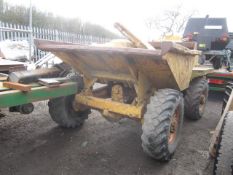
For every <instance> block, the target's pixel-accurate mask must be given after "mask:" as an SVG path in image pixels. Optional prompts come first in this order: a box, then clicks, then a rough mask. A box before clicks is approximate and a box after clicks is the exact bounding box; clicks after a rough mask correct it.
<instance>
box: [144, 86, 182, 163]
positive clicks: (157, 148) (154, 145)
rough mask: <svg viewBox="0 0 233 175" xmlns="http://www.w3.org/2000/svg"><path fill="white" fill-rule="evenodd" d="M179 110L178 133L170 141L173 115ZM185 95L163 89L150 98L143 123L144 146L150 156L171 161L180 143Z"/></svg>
mask: <svg viewBox="0 0 233 175" xmlns="http://www.w3.org/2000/svg"><path fill="white" fill-rule="evenodd" d="M176 111H178V112H179V120H178V122H177V123H178V125H177V133H176V137H175V139H174V141H173V142H172V143H169V135H170V124H171V119H172V116H173V115H174V114H175V113H176ZM183 111H184V104H183V96H182V93H180V92H179V91H176V90H173V89H161V90H158V91H157V92H156V94H155V95H154V96H152V97H151V98H150V103H149V104H148V105H147V111H146V113H145V114H144V123H143V125H142V131H143V133H142V136H141V139H142V148H143V150H144V152H145V153H146V154H147V155H149V156H150V157H152V158H154V159H156V160H159V161H169V160H170V159H171V157H172V155H173V154H174V152H175V149H176V147H177V145H178V142H179V139H180V134H181V129H182V125H183V113H184V112H183Z"/></svg>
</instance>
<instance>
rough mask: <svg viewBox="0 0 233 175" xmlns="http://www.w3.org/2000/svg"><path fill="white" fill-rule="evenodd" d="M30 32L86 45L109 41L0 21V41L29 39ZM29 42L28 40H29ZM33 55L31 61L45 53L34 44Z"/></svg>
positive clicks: (34, 35) (50, 38) (38, 36)
mask: <svg viewBox="0 0 233 175" xmlns="http://www.w3.org/2000/svg"><path fill="white" fill-rule="evenodd" d="M31 32H32V36H33V38H34V39H35V38H37V39H47V40H53V41H63V42H70V43H79V44H84V45H88V44H91V43H105V42H107V41H109V40H110V39H109V38H103V37H96V36H91V35H81V34H76V33H70V32H62V31H59V30H56V29H45V28H38V27H33V28H32V31H31V30H30V28H29V26H24V25H18V24H10V23H5V22H1V21H0V41H3V40H12V41H20V40H27V41H29V40H30V33H31ZM29 43H30V41H29ZM33 47H34V49H33V50H34V53H33V54H32V55H33V61H38V60H39V59H40V58H42V57H44V56H45V55H46V52H43V51H40V50H38V49H37V48H36V47H35V46H33Z"/></svg>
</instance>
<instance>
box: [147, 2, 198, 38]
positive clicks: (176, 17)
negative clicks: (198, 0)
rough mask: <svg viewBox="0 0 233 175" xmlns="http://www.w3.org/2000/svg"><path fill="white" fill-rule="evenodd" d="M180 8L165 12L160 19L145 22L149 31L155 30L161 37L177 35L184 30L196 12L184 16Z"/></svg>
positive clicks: (153, 18) (155, 18)
mask: <svg viewBox="0 0 233 175" xmlns="http://www.w3.org/2000/svg"><path fill="white" fill-rule="evenodd" d="M182 11H183V9H182V6H181V5H179V6H177V7H175V8H174V9H172V10H166V11H165V12H164V14H163V16H162V17H152V18H148V19H147V20H146V26H147V28H148V29H149V30H153V29H157V30H159V31H160V32H161V35H162V36H165V35H167V34H170V35H173V34H179V33H181V32H182V31H183V30H184V27H185V24H186V22H187V21H188V20H189V19H190V18H191V17H192V16H193V15H194V14H195V12H196V11H192V12H189V13H188V14H184V13H183V12H182Z"/></svg>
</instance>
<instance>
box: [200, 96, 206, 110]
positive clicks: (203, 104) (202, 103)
mask: <svg viewBox="0 0 233 175" xmlns="http://www.w3.org/2000/svg"><path fill="white" fill-rule="evenodd" d="M205 103H206V97H205V94H204V93H203V94H202V95H201V96H200V101H199V113H200V114H202V113H203V112H204V109H205Z"/></svg>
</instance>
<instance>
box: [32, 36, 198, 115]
mask: <svg viewBox="0 0 233 175" xmlns="http://www.w3.org/2000/svg"><path fill="white" fill-rule="evenodd" d="M36 45H37V47H38V48H40V49H42V50H45V51H50V52H52V53H53V54H55V55H56V56H58V57H59V58H60V59H62V60H63V61H64V62H65V63H67V64H69V65H71V66H72V67H73V68H74V69H75V70H76V71H77V72H79V73H80V74H81V75H82V76H83V79H84V89H83V90H82V92H81V93H80V94H77V95H76V98H75V103H76V105H75V106H76V107H77V109H78V108H79V105H84V106H88V107H90V108H94V109H98V110H100V111H102V112H104V113H105V114H107V113H108V112H112V113H115V114H120V115H124V116H129V117H134V118H142V117H143V108H144V106H145V105H146V104H147V103H148V101H149V99H150V97H151V96H152V95H153V93H154V92H155V91H156V90H157V89H163V88H171V89H176V90H178V91H183V90H185V89H187V88H188V86H189V83H190V81H191V79H192V78H195V76H196V75H194V74H193V67H194V66H195V60H196V58H197V56H198V55H200V52H199V51H197V50H191V49H188V48H187V47H184V46H182V45H179V44H176V43H173V42H161V43H157V45H159V48H156V47H155V46H153V47H154V50H149V49H143V48H124V47H121V48H119V47H117V48H114V47H109V46H105V47H97V46H81V45H74V44H62V43H60V44H59V43H54V42H48V41H41V40H40V41H37V42H36ZM198 76H201V75H200V74H198ZM96 82H100V83H104V84H106V85H109V84H112V85H114V84H118V83H120V84H124V85H125V86H127V87H130V88H132V89H134V90H135V93H136V95H135V97H134V100H133V101H132V102H130V103H131V104H126V103H125V102H124V101H118V102H117V101H114V100H109V99H104V98H97V97H94V95H93V94H92V87H93V85H94V83H96ZM110 87H111V86H110ZM108 98H111V96H109V97H108Z"/></svg>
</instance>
